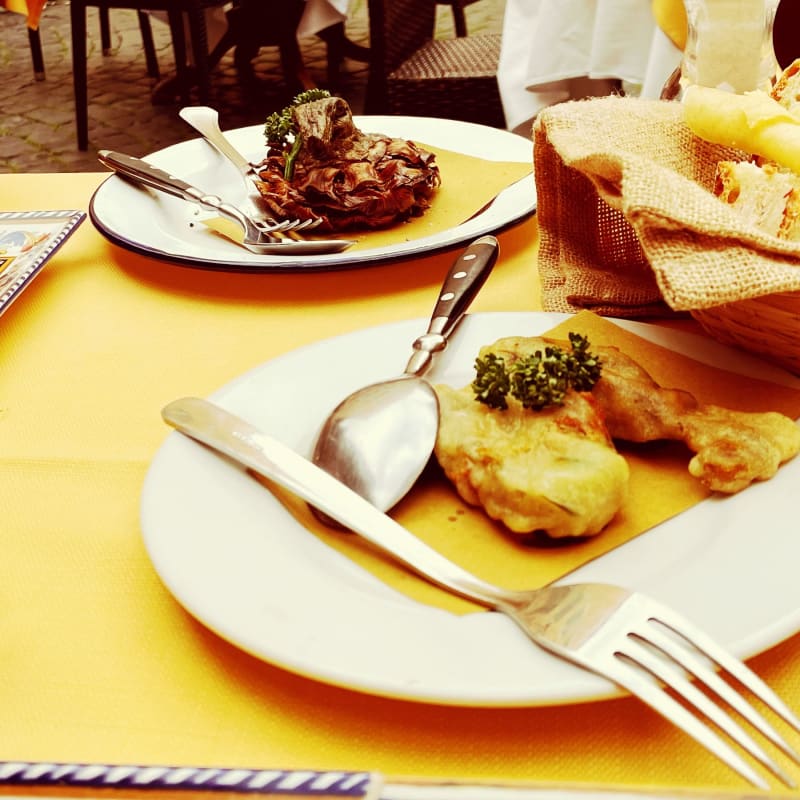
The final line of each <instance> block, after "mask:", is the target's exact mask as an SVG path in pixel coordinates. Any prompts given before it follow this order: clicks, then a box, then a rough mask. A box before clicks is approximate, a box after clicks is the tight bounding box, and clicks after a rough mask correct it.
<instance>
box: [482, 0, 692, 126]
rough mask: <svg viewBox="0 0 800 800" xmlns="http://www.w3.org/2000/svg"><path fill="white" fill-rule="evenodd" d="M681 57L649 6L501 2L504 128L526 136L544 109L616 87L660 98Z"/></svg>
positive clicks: (620, 0) (639, 0)
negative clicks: (656, 21) (505, 124)
mask: <svg viewBox="0 0 800 800" xmlns="http://www.w3.org/2000/svg"><path fill="white" fill-rule="evenodd" d="M680 58H681V53H680V51H679V50H678V49H677V48H675V46H674V45H673V44H672V43H671V42H670V40H669V39H668V38H667V37H666V36H665V35H664V34H663V33H662V32H661V30H660V29H659V28H658V27H657V25H656V23H655V20H654V19H653V15H652V12H651V10H650V2H649V0H507V2H506V9H505V16H504V20H503V45H502V49H501V54H500V65H499V69H498V75H497V77H498V82H499V84H500V94H501V97H502V99H503V107H504V110H505V114H506V123H507V126H508V127H509V128H510V129H512V130H514V129H516V130H519V131H520V132H522V133H529V131H530V123H531V120H532V119H533V118H534V117H535V116H536V114H537V113H538V112H539V111H540V110H541V109H542V108H544V107H545V106H547V105H550V104H552V103H557V102H562V101H563V100H567V99H570V98H572V97H585V96H589V95H602V94H607V93H608V92H609V91H611V89H612V88H613V87H614V85H615V84H616V82H617V81H622V82H623V84H624V85H625V87H626V89H627V90H629V91H634V92H637V93H638V92H641V94H642V95H643V96H647V97H658V95H659V93H660V91H661V87H662V86H663V85H664V82H665V81H666V79H667V78H668V77H669V75H670V74H671V73H672V71H673V70H674V69H675V67H676V66H677V65H678V64H679V63H680Z"/></svg>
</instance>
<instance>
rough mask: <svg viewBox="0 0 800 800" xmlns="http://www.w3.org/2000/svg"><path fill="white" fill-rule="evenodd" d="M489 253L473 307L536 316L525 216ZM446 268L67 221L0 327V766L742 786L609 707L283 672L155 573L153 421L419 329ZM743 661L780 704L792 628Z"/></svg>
mask: <svg viewBox="0 0 800 800" xmlns="http://www.w3.org/2000/svg"><path fill="white" fill-rule="evenodd" d="M103 177H105V176H104V175H100V174H79V175H69V174H61V175H0V197H2V205H3V206H4V207H5V208H6V209H20V210H25V209H45V208H53V209H55V208H83V209H86V208H87V207H88V202H89V198H90V195H91V192H92V190H93V189H94V188H95V187H96V186H97V185H98V184H99V182H100V181H101V179H102V178H103ZM500 241H501V248H502V251H501V256H500V260H499V262H498V265H497V267H496V268H495V271H494V273H493V275H492V276H491V277H490V279H489V281H488V283H487V284H486V286H485V288H484V289H483V292H482V294H481V295H480V297H479V298H478V300H477V301H476V303H475V305H474V309H475V310H520V309H522V310H532V309H536V308H538V307H539V301H538V286H537V277H536V264H535V253H536V243H537V228H536V221H535V219H531V220H530V221H528V222H526V223H524V224H522V225H519V226H517V227H515V228H513V229H511V230H509V231H507V232H505V233H503V234H501V235H500ZM452 257H453V254H452V253H450V254H447V253H445V254H438V255H433V256H430V257H428V258H424V259H417V260H414V261H407V262H400V263H396V264H391V265H386V266H375V267H371V268H369V269H366V270H354V271H343V272H332V273H327V274H307V275H260V276H259V275H237V274H222V273H216V272H210V271H202V270H194V269H189V268H183V267H177V266H171V265H168V264H164V263H160V262H159V261H156V260H153V259H149V258H146V257H142V256H138V255H135V254H132V253H129V252H127V251H125V250H122V249H120V248H118V247H116V246H114V245H112V244H110V243H108V242H107V241H106V240H105V239H104V238H103V237H102V236H101V235H100V234H99V233H98V232H97V231H95V229H94V228H93V226H92V224H91V222H89V221H88V220H87V222H85V223H84V225H83V226H82V227H81V228H80V229H79V230H78V231H77V232H76V233H75V234H74V235H73V237H72V238H71V239H70V240H69V241H68V242H67V243H66V244H65V245H64V247H63V248H62V249H61V250H60V251H59V253H58V254H57V255H56V256H55V257H54V258H53V259H52V261H51V262H50V263H49V264H48V265H47V266H46V267H45V269H44V271H43V272H42V273H41V275H40V276H39V277H38V278H37V279H36V280H35V281H34V282H33V284H32V285H31V286H30V287H29V288H28V289H27V290H26V291H25V293H24V294H23V295H22V296H21V297H20V299H18V300H17V301H16V303H14V304H13V305H12V306H11V307H10V309H9V310H8V311H7V312H6V313H5V314H4V315H3V317H2V318H0V365H2V366H0V543H2V551H0V760H23V761H31V760H40V761H51V762H64V761H77V762H105V763H109V762H111V763H152V764H188V765H215V766H243V767H258V768H267V767H278V768H294V767H297V768H316V769H353V770H378V771H380V772H382V773H384V774H386V775H389V776H401V777H402V776H414V775H418V776H428V777H452V776H460V777H467V778H480V779H498V778H502V779H509V780H515V781H516V780H526V781H567V782H578V783H588V782H600V783H606V784H612V785H624V786H632V787H642V786H646V785H660V786H665V787H683V788H688V787H712V788H715V789H730V790H733V789H744V788H745V787H744V786H743V784H742V782H741V781H740V780H739V779H738V778H737V777H736V776H735V775H734V774H733V773H732V772H730V771H729V770H727V769H726V768H725V767H723V766H721V765H719V764H717V763H716V762H715V761H714V760H713V759H712V758H711V757H710V756H708V755H707V754H706V753H705V751H704V750H702V749H701V748H700V747H699V746H698V745H695V744H694V743H693V742H692V741H691V740H689V739H688V738H687V737H686V736H685V735H684V734H682V733H680V732H679V731H677V730H676V729H675V728H673V727H672V726H671V725H670V724H668V723H666V722H663V721H662V720H661V719H660V718H658V717H657V716H656V715H655V714H654V713H652V712H650V711H649V710H647V709H646V708H645V707H644V706H643V705H642V704H641V703H640V702H639V701H637V700H634V699H630V698H621V699H614V700H610V701H604V702H597V703H586V704H581V705H575V706H568V707H544V708H517V709H470V708H452V707H440V706H436V705H423V704H416V703H411V702H402V701H396V700H390V699H381V698H376V697H370V696H367V695H363V694H359V693H357V692H351V691H347V690H344V689H338V688H332V687H329V686H326V685H323V684H321V683H317V682H315V681H313V680H307V679H304V678H301V677H298V676H295V675H292V674H289V673H287V672H284V671H283V670H281V669H279V668H277V667H274V666H271V665H269V664H265V663H262V662H260V661H258V660H256V659H255V658H252V657H250V656H248V655H246V654H244V653H242V652H240V651H239V650H238V649H236V648H234V647H232V646H230V645H228V644H226V643H224V642H222V641H220V640H219V639H218V638H217V637H216V636H215V635H213V634H212V633H210V632H208V631H207V630H206V629H204V628H203V626H202V625H200V624H199V623H197V622H196V621H194V620H193V619H192V618H191V617H190V616H189V615H188V614H187V613H186V612H185V611H183V609H182V608H181V607H180V606H179V605H178V604H177V603H176V602H175V601H174V600H173V598H172V596H171V595H170V594H169V593H168V592H167V590H166V589H165V588H164V587H163V586H162V585H161V583H160V582H159V580H158V578H157V576H156V575H155V573H154V571H153V569H152V567H151V565H150V563H149V561H148V559H147V557H146V554H145V552H144V549H143V545H142V541H141V537H140V531H139V520H138V503H139V494H140V489H141V485H142V480H143V478H144V475H145V472H146V470H147V467H148V464H149V462H150V459H151V458H152V456H153V455H154V453H155V452H156V450H157V449H158V447H159V445H160V444H161V442H162V441H163V439H164V438H165V436H166V435H167V430H166V428H165V426H164V425H163V423H162V422H161V420H160V416H159V410H160V408H161V407H162V406H163V405H164V404H165V403H166V402H168V401H170V400H172V399H174V398H176V397H179V396H182V395H185V394H197V395H204V394H207V393H210V392H212V391H213V390H215V389H216V388H218V387H219V386H220V385H222V384H224V383H225V382H227V381H228V380H230V379H231V378H233V377H235V376H236V375H239V374H240V373H242V372H244V371H245V370H247V369H249V368H251V367H253V366H255V365H257V364H259V363H261V362H263V361H265V360H266V359H269V358H271V357H273V356H276V355H278V354H280V353H283V352H285V351H287V350H289V349H292V348H294V347H295V346H298V345H302V344H304V343H307V342H312V341H315V340H317V339H320V338H322V337H327V336H331V335H334V334H338V333H342V332H345V331H349V330H353V329H356V328H361V327H366V326H369V325H375V324H380V323H383V322H387V321H391V320H397V319H403V318H408V317H417V316H426V315H427V314H428V313H429V311H430V308H431V305H432V298H434V297H435V293H436V290H437V289H438V286H439V283H440V281H441V277H442V275H443V274H444V271H445V269H446V267H447V266H448V265H449V263H450V261H451V259H452ZM756 535H757V532H755V531H754V536H756ZM743 590H746V587H743ZM751 663H752V666H753V667H754V668H755V669H756V671H757V672H759V673H760V674H761V675H762V676H763V677H764V678H766V680H767V681H768V682H769V683H770V684H771V685H772V686H773V687H774V688H775V689H776V690H777V691H778V692H779V693H781V694H782V695H784V696H785V697H786V698H787V699H788V700H789V701H790V702H793V704H794V706H795V707H800V636H795V637H793V638H792V639H790V640H789V641H787V642H784V643H783V644H781V645H779V646H777V647H775V648H773V649H772V650H770V651H769V652H767V653H765V654H763V655H761V656H760V657H758V658H755V659H753V661H752V662H751ZM789 738H790V739H791V740H792V741H793V742H794V744H795V745H796V746H800V737H798V736H795V735H793V734H789ZM789 769H790V771H791V770H793V773H794V775H795V777H796V778H797V779H800V769H797V768H792V767H790V768H789Z"/></svg>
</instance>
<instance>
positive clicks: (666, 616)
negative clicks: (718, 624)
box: [655, 607, 800, 732]
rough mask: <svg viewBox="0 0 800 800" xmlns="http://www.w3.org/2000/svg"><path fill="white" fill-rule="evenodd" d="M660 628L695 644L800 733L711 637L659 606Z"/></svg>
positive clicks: (787, 712)
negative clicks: (664, 626)
mask: <svg viewBox="0 0 800 800" xmlns="http://www.w3.org/2000/svg"><path fill="white" fill-rule="evenodd" d="M655 618H657V619H658V620H659V621H660V622H661V623H662V624H663V625H666V626H667V627H668V628H669V629H670V630H672V631H674V632H675V633H676V634H678V636H681V637H682V638H684V639H685V640H686V641H687V642H689V643H690V644H692V645H694V646H695V647H696V648H697V649H698V650H699V651H700V652H701V653H704V654H705V655H706V656H707V657H708V658H710V659H711V660H712V661H713V662H715V663H716V664H717V665H718V666H719V667H720V668H721V669H723V670H725V671H726V672H727V673H728V674H730V675H731V676H733V677H734V678H736V680H737V681H739V683H741V684H742V685H743V686H746V687H747V688H748V689H749V690H750V691H751V692H752V693H753V694H754V695H755V696H756V697H757V698H758V699H759V700H761V702H763V703H764V704H765V705H766V706H768V707H769V708H771V709H772V710H773V711H774V712H775V713H776V714H777V715H778V716H779V717H780V718H781V719H783V720H784V722H786V723H788V724H789V725H791V726H792V727H793V728H794V729H795V730H796V731H798V732H800V718H798V716H797V715H796V714H795V713H794V712H793V711H792V710H791V709H790V708H789V706H787V705H786V703H784V702H783V700H781V699H780V697H778V695H777V694H775V692H774V691H773V690H772V689H770V687H769V686H767V684H766V683H764V681H762V680H761V678H759V677H758V675H756V674H755V673H754V672H753V671H752V670H751V669H750V668H749V667H747V666H745V664H744V663H743V662H741V661H739V660H738V659H736V658H733V656H731V655H730V654H729V653H727V652H725V650H723V649H722V648H721V647H720V646H719V645H718V644H717V643H716V642H715V641H714V640H713V639H712V638H711V637H710V636H708V635H706V634H705V633H703V632H702V631H700V630H697V629H696V628H695V627H694V626H693V625H690V624H689V623H688V622H686V620H683V619H681V617H680V616H679V615H678V614H676V613H675V612H674V611H671V610H669V609H667V608H663V607H659V608H658V614H657V615H656V616H655Z"/></svg>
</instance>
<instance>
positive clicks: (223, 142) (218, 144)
mask: <svg viewBox="0 0 800 800" xmlns="http://www.w3.org/2000/svg"><path fill="white" fill-rule="evenodd" d="M178 115H179V116H180V117H181V119H182V120H184V122H188V123H189V125H191V126H192V127H193V128H194V129H195V130H196V131H197V132H198V133H200V134H202V136H203V138H204V139H205V140H206V141H207V142H208V143H209V144H210V145H211V146H212V147H214V148H216V150H217V151H219V153H221V154H222V155H223V156H224V157H225V158H226V159H227V160H228V161H229V162H230V163H231V164H232V165H233V166H234V167H235V168H236V171H237V172H238V173H239V175H240V176H241V178H242V180H243V181H244V187H245V192H246V193H247V199H248V202H249V203H250V206H251V208H252V209H253V213H254V214H256V215H257V216H261V217H264V218H265V219H267V220H268V221H269V220H271V221H272V222H274V221H275V220H274V219H272V218H271V216H270V214H269V212H268V211H267V209H266V205H265V203H264V201H263V199H262V197H261V195H260V194H259V193H258V192H257V191H254V183H253V181H254V180H256V179H257V178H258V167H259V165H258V164H257V163H255V162H253V161H250V160H248V159H247V158H245V157H244V156H243V155H242V154H241V153H240V152H239V151H238V150H237V149H236V148H235V147H234V146H233V144H232V143H231V141H230V139H228V137H227V136H225V134H224V133H223V132H222V129H221V128H220V126H219V113H218V112H217V110H216V109H214V108H211V107H209V106H185V107H184V108H182V109H181V110H180V111H179V112H178ZM308 222H309V225H310V226H311V227H316V226H317V225H319V224H320V223H321V222H322V218H321V217H315V218H313V219H310V220H308Z"/></svg>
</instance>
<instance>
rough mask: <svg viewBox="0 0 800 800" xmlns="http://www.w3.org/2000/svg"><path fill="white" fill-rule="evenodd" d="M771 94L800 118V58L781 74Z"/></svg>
mask: <svg viewBox="0 0 800 800" xmlns="http://www.w3.org/2000/svg"><path fill="white" fill-rule="evenodd" d="M770 94H771V95H772V98H773V99H774V100H777V101H778V102H779V103H780V104H781V105H782V106H783V107H784V108H785V109H787V110H788V111H789V112H790V113H791V114H794V115H795V116H798V117H800V58H798V59H797V60H795V61H793V62H792V63H791V64H789V66H788V67H787V68H786V69H785V70H784V71H783V72H782V73H781V75H780V77H779V78H778V80H777V81H776V83H775V86H774V87H773V89H772V92H770Z"/></svg>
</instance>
